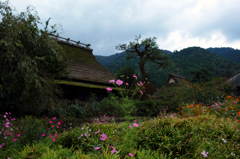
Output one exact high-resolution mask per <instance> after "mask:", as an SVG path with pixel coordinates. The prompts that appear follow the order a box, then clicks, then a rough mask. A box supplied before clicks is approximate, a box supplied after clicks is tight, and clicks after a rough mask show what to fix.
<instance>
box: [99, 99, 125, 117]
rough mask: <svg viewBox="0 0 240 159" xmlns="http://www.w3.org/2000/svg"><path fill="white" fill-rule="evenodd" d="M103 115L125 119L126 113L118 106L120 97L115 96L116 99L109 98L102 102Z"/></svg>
mask: <svg viewBox="0 0 240 159" xmlns="http://www.w3.org/2000/svg"><path fill="white" fill-rule="evenodd" d="M100 108H101V111H100V112H101V113H102V114H105V115H106V116H115V117H123V116H124V114H125V113H124V111H123V110H122V108H121V107H119V105H118V97H115V96H114V99H112V98H110V97H107V98H104V99H103V100H102V101H101V104H100Z"/></svg>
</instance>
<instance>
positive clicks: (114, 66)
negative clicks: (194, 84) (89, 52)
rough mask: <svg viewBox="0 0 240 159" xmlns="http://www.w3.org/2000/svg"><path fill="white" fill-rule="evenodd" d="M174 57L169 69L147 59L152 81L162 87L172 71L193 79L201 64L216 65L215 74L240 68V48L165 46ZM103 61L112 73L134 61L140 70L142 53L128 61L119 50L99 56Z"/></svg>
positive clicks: (222, 74) (223, 75)
mask: <svg viewBox="0 0 240 159" xmlns="http://www.w3.org/2000/svg"><path fill="white" fill-rule="evenodd" d="M164 53H166V54H168V55H169V58H170V60H173V63H174V65H173V66H172V67H169V68H167V69H164V70H161V69H157V65H156V64H154V63H146V64H145V66H144V68H145V70H146V72H147V73H148V76H149V81H151V82H153V84H154V85H155V86H156V87H157V88H160V87H161V86H162V85H163V84H164V83H165V82H166V80H167V77H168V74H169V72H175V73H176V74H179V75H182V76H184V77H185V79H186V80H190V79H191V78H192V77H193V75H191V74H190V73H189V71H190V70H197V69H198V68H199V67H202V68H207V67H211V68H213V69H212V71H211V73H212V74H213V76H221V77H230V76H232V75H233V74H234V73H235V72H236V71H237V70H238V69H239V68H240V50H234V49H232V48H208V49H203V48H200V47H189V48H185V49H182V50H180V51H174V53H173V52H171V51H168V50H164ZM95 57H96V58H97V60H98V61H99V63H101V64H102V65H103V66H105V67H106V68H107V69H108V70H110V71H111V72H112V73H116V72H117V71H118V70H119V69H120V68H122V67H125V66H126V65H131V66H132V67H133V69H134V70H135V71H136V72H137V73H140V70H139V68H138V63H139V59H140V58H139V57H138V58H136V59H130V60H129V61H128V62H126V55H125V52H122V53H117V54H114V55H111V56H99V55H97V56H95Z"/></svg>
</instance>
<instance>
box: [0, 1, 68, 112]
mask: <svg viewBox="0 0 240 159" xmlns="http://www.w3.org/2000/svg"><path fill="white" fill-rule="evenodd" d="M4 10H5V13H4ZM11 11H12V10H11V8H10V7H9V6H8V1H7V2H6V3H2V2H0V13H1V16H2V22H1V23H0V37H1V41H0V77H1V78H0V93H1V96H0V111H2V112H5V111H8V112H9V111H10V112H15V113H17V114H18V115H21V114H22V113H33V112H38V113H40V112H43V111H46V110H53V109H54V108H55V107H56V104H57V103H56V102H55V99H57V97H58V96H61V94H62V92H61V90H60V89H59V87H58V86H57V85H56V83H54V79H58V78H59V77H61V76H62V75H67V73H68V72H67V71H66V66H67V65H66V58H65V57H64V54H63V50H62V48H61V47H60V45H59V44H58V43H57V42H56V41H55V40H53V39H52V38H50V37H49V36H48V35H49V34H52V33H56V29H54V28H55V26H56V25H54V26H51V27H52V31H51V32H50V33H48V31H47V26H48V22H49V20H50V18H49V19H48V21H46V26H45V30H44V31H43V30H40V33H41V35H40V33H39V30H38V27H37V23H39V21H38V20H39V19H40V18H39V17H38V16H37V17H35V16H33V15H32V14H31V13H30V11H29V7H27V12H28V14H27V15H25V14H24V13H23V12H22V13H21V14H20V15H18V16H14V15H12V12H11ZM40 24H42V23H40Z"/></svg>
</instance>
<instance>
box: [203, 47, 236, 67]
mask: <svg viewBox="0 0 240 159" xmlns="http://www.w3.org/2000/svg"><path fill="white" fill-rule="evenodd" d="M207 50H209V51H211V52H212V53H214V54H216V55H218V56H221V57H224V58H226V59H229V60H231V61H233V62H236V63H238V64H240V50H235V49H233V48H230V47H222V48H208V49H207Z"/></svg>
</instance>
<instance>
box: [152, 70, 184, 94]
mask: <svg viewBox="0 0 240 159" xmlns="http://www.w3.org/2000/svg"><path fill="white" fill-rule="evenodd" d="M184 84H185V83H184V77H183V76H181V75H177V74H174V73H169V76H168V79H167V81H166V83H165V84H164V85H163V86H162V87H161V88H160V89H158V90H157V92H155V93H154V94H153V95H152V98H153V99H156V98H158V96H159V95H167V96H169V97H172V96H173V91H174V90H176V89H177V87H182V86H183V85H184Z"/></svg>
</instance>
